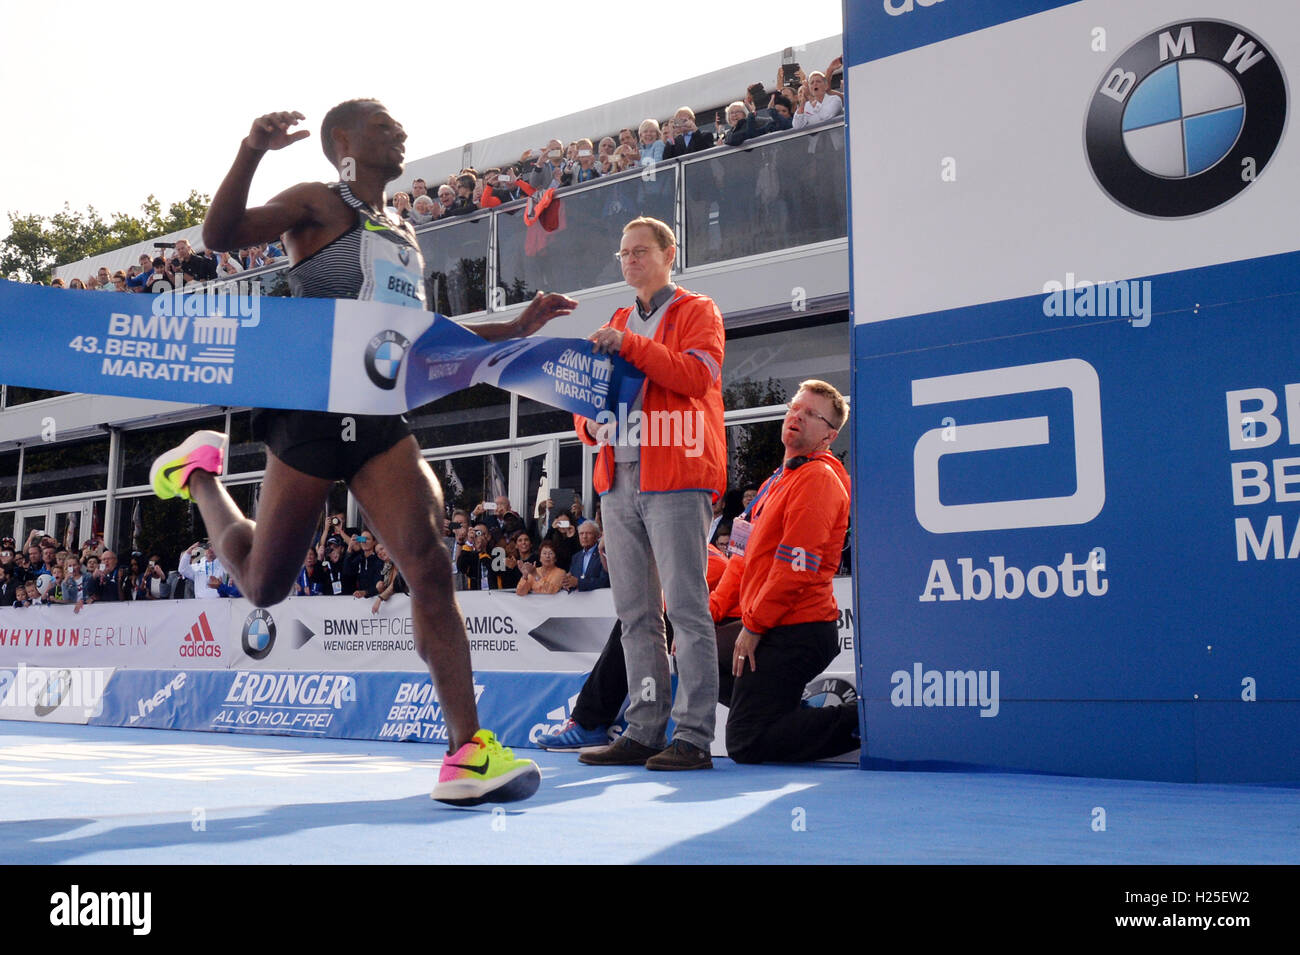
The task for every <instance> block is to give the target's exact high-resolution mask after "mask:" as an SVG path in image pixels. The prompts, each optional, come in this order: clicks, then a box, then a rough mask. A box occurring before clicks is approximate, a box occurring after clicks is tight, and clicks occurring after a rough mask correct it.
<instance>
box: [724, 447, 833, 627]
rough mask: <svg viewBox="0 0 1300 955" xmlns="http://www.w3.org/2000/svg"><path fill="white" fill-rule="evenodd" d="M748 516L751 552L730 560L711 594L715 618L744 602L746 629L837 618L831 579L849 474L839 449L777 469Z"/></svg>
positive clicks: (742, 614)
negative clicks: (750, 528)
mask: <svg viewBox="0 0 1300 955" xmlns="http://www.w3.org/2000/svg"><path fill="white" fill-rule="evenodd" d="M750 519H751V520H752V521H753V524H754V527H753V529H752V530H751V531H750V534H749V540H748V541H747V542H746V545H745V553H744V554H743V555H740V554H735V555H733V556H732V557H731V559H730V560H728V561H727V570H726V572H725V573H724V574H723V575H722V581H721V583H719V584H718V588H717V589H716V590H715V591H714V592H713V593H712V594H710V595H709V612H710V613H711V614H712V615H713V619H714V620H721V619H723V618H724V617H728V616H735V614H736V607H737V605H738V606H739V608H740V617H741V619H742V620H743V621H744V623H745V628H746V629H747V630H750V631H752V632H753V633H760V634H761V633H766V632H767V631H768V630H771V629H772V628H773V627H780V626H786V625H788V624H792V623H814V622H818V621H825V620H835V619H836V618H837V617H838V615H839V610H838V608H837V607H836V604H835V594H834V593H833V592H832V590H831V579H832V578H833V577H834V576H835V571H836V570H837V569H838V568H839V566H840V553H841V551H842V549H843V547H844V533H845V531H847V530H848V527H849V476H848V473H847V472H845V470H844V466H843V465H842V464H840V462H839V460H838V459H837V458H836V457H835V455H833V454H831V453H830V452H829V451H823V452H821V453H820V454H814V455H812V457H811V458H810V459H809V460H808V462H807V463H806V464H802V465H800V466H799V467H797V468H795V469H794V470H785V469H781V470H779V471H777V473H776V474H774V475H773V476H772V478H771V479H770V480H769V481H768V483H767V484H766V485H765V486H764V488H763V491H762V493H761V496H760V497H759V498H757V499H756V500H755V503H754V504H753V506H752V513H751V518H750ZM732 533H733V535H734V533H735V531H734V530H733V531H732Z"/></svg>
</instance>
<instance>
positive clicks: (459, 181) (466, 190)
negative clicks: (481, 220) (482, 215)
mask: <svg viewBox="0 0 1300 955" xmlns="http://www.w3.org/2000/svg"><path fill="white" fill-rule="evenodd" d="M477 184H478V180H477V179H476V178H475V177H474V175H473V173H468V172H467V173H462V174H461V175H459V176H457V177H456V200H455V201H454V202H453V203H452V204H451V208H450V209H449V210H448V211H447V215H449V216H467V215H470V214H471V213H474V212H477V211H478V206H476V205H474V199H473V196H474V187H475V186H476V185H477Z"/></svg>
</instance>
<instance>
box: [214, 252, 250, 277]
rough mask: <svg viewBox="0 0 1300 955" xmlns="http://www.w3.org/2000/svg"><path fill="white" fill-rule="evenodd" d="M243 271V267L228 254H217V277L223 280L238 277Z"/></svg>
mask: <svg viewBox="0 0 1300 955" xmlns="http://www.w3.org/2000/svg"><path fill="white" fill-rule="evenodd" d="M242 271H244V267H243V266H242V265H240V264H239V261H238V260H237V259H235V258H232V257H231V255H230V253H229V252H220V253H218V254H217V276H218V277H219V278H225V277H227V276H230V275H238V274H239V273H240V272H242Z"/></svg>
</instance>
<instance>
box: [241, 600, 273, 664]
mask: <svg viewBox="0 0 1300 955" xmlns="http://www.w3.org/2000/svg"><path fill="white" fill-rule="evenodd" d="M243 644H244V652H245V653H247V654H248V655H249V656H250V657H252V658H253V659H254V660H261V659H262V658H263V657H265V656H266V655H267V654H268V653H270V652H271V648H272V647H274V646H275V621H274V620H273V619H271V614H270V613H269V612H268V611H265V610H263V609H262V608H261V607H258V608H257V609H256V610H254V611H253V612H252V613H250V614H249V615H248V617H247V619H245V620H244V633H243Z"/></svg>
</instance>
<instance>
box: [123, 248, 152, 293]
mask: <svg viewBox="0 0 1300 955" xmlns="http://www.w3.org/2000/svg"><path fill="white" fill-rule="evenodd" d="M152 276H153V259H151V258H149V256H148V255H147V254H141V256H140V268H139V269H138V270H136V273H135V275H132V276H131V277H130V278H128V279H127V280H126V284H127V285H128V286H130V288H131V289H132V291H136V292H143V291H145V290H146V289H148V288H149V279H150V278H151V277H152Z"/></svg>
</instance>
